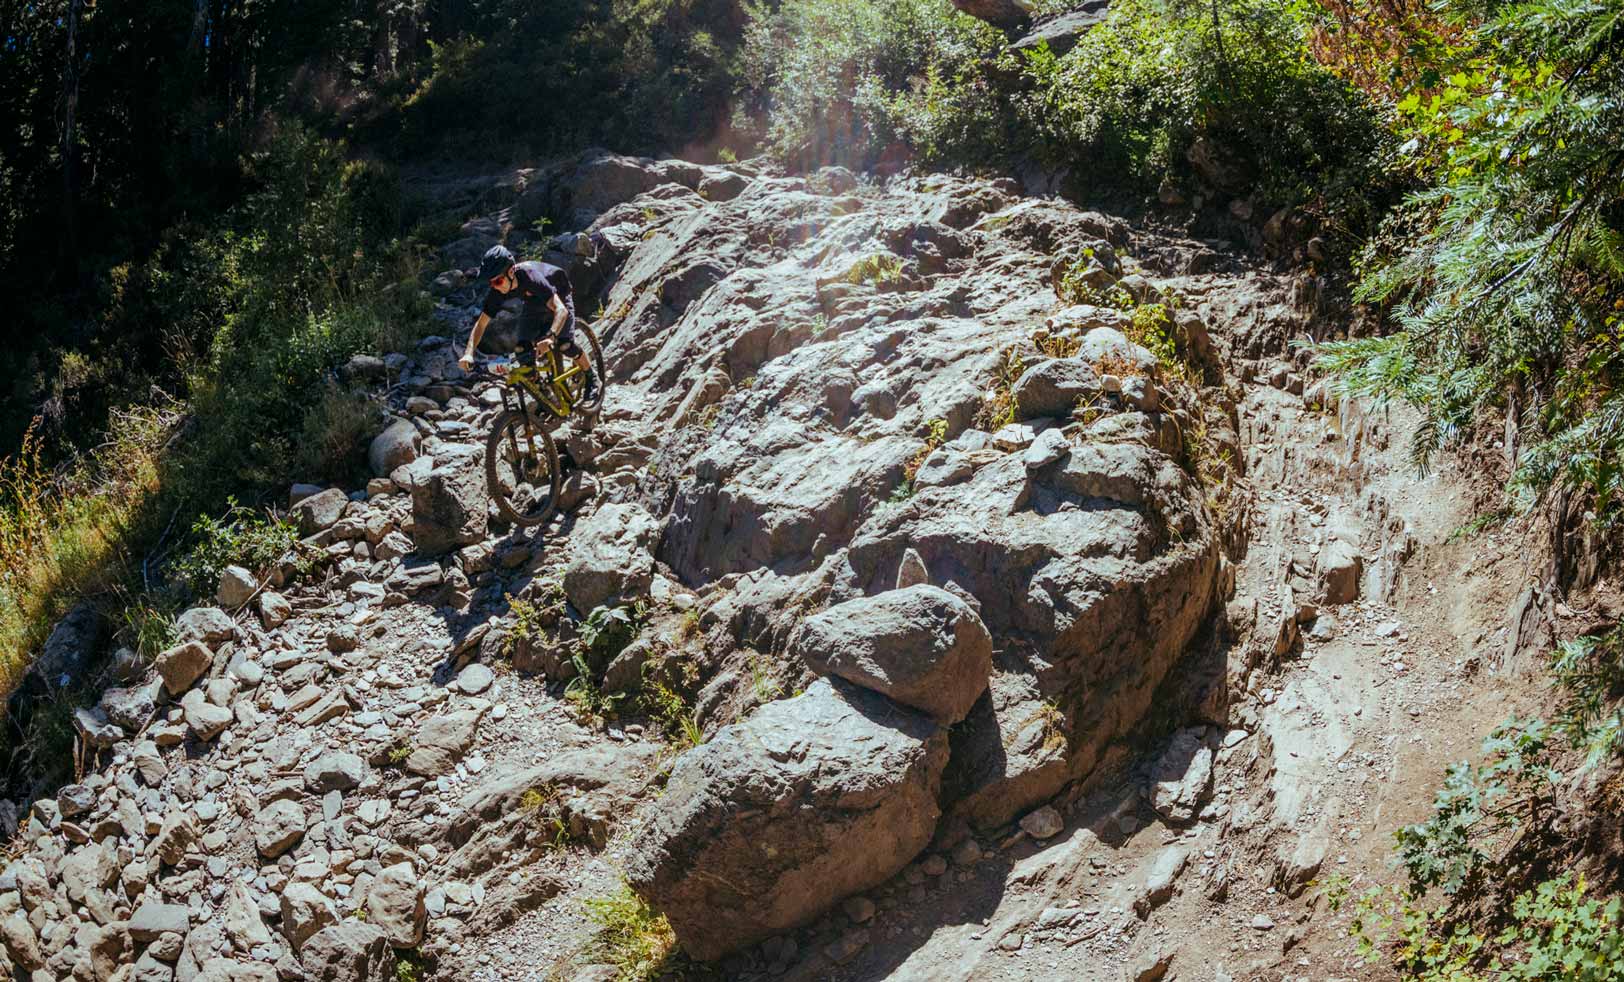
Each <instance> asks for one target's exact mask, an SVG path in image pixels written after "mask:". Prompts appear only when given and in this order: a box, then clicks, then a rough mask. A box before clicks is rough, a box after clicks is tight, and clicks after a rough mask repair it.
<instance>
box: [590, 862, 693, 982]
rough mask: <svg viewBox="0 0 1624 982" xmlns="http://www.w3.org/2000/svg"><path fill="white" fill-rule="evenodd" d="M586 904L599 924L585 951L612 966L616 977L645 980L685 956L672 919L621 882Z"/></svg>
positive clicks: (637, 981)
mask: <svg viewBox="0 0 1624 982" xmlns="http://www.w3.org/2000/svg"><path fill="white" fill-rule="evenodd" d="M585 903H586V916H587V917H588V918H589V919H591V921H592V922H593V923H594V924H596V925H597V926H598V932H597V934H596V936H595V937H594V938H593V939H592V943H591V944H590V945H589V946H588V948H587V951H586V952H585V954H587V955H588V956H590V957H592V958H595V959H599V960H601V961H602V962H604V963H605V964H609V965H613V966H615V968H616V969H618V970H619V972H620V974H619V975H618V976H617V978H620V979H625V980H627V982H647V980H652V979H656V978H659V977H660V976H661V974H662V973H665V972H668V971H672V970H675V969H678V968H679V967H680V966H679V965H678V964H677V963H679V962H681V961H683V960H684V959H683V958H682V955H681V951H680V949H678V948H677V936H676V932H674V931H672V930H671V922H670V921H668V920H666V917H665V915H664V914H661V913H659V912H658V911H656V910H655V909H654V908H652V907H650V906H649V905H648V902H647V901H645V900H644V899H643V898H642V897H639V896H638V895H637V894H635V893H633V892H632V889H631V887H629V886H626V885H624V884H622V885H621V887H620V889H619V890H617V891H616V892H614V893H612V894H609V895H607V896H603V897H592V898H589V899H588V900H587V901H586V902H585Z"/></svg>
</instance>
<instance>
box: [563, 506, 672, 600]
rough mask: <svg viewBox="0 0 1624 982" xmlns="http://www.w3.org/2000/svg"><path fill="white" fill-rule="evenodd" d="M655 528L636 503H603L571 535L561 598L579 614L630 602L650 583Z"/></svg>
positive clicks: (649, 517) (657, 535) (652, 580)
mask: <svg viewBox="0 0 1624 982" xmlns="http://www.w3.org/2000/svg"><path fill="white" fill-rule="evenodd" d="M658 537H659V525H658V523H656V522H655V520H654V518H653V517H652V516H650V515H649V513H648V512H647V511H644V510H643V507H642V506H641V505H637V504H608V505H604V506H603V507H602V508H599V509H598V510H597V511H595V512H593V513H592V516H591V517H590V518H588V519H587V520H586V521H584V522H582V523H581V524H580V525H579V526H578V527H577V528H576V529H575V533H574V534H573V535H571V536H570V559H569V565H568V566H567V567H566V568H565V570H564V594H565V596H567V597H569V600H570V603H572V604H574V605H575V609H576V610H578V611H580V612H581V613H582V614H587V613H590V612H591V611H592V609H593V608H594V607H600V606H614V605H617V604H621V603H629V602H631V601H633V600H636V599H638V598H640V597H643V596H645V595H647V593H648V591H649V586H650V585H651V584H652V583H653V582H654V544H655V540H656V539H657V538H658Z"/></svg>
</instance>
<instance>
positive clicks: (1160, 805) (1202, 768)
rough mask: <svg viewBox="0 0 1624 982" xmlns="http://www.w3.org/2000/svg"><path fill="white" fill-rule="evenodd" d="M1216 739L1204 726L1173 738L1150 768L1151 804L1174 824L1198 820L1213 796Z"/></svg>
mask: <svg viewBox="0 0 1624 982" xmlns="http://www.w3.org/2000/svg"><path fill="white" fill-rule="evenodd" d="M1212 743H1213V740H1212V738H1211V737H1209V736H1208V734H1207V731H1206V728H1205V727H1195V728H1192V729H1187V730H1180V731H1179V732H1177V733H1175V734H1174V735H1173V740H1172V742H1171V743H1169V744H1168V747H1167V749H1166V750H1165V751H1163V752H1162V755H1161V757H1159V758H1158V759H1157V760H1156V764H1155V766H1154V767H1153V768H1152V769H1151V775H1150V780H1151V804H1152V805H1153V806H1154V807H1155V808H1156V812H1157V814H1159V815H1161V816H1162V818H1164V819H1166V820H1167V821H1168V822H1170V823H1172V824H1174V825H1187V824H1189V823H1190V822H1192V821H1194V820H1195V817H1196V815H1197V814H1198V813H1199V812H1200V811H1201V806H1202V804H1204V803H1205V802H1206V800H1207V798H1208V797H1209V796H1211V794H1212V757H1213V746H1212Z"/></svg>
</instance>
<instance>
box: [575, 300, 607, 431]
mask: <svg viewBox="0 0 1624 982" xmlns="http://www.w3.org/2000/svg"><path fill="white" fill-rule="evenodd" d="M574 336H575V345H576V347H578V348H580V349H581V350H582V351H584V352H586V359H587V368H588V370H589V371H590V372H591V373H592V380H593V382H594V383H596V384H595V385H594V386H593V389H592V398H590V399H586V398H583V396H585V394H586V376H584V375H572V376H570V377H569V379H568V380H567V381H568V382H569V390H570V399H571V401H572V402H573V403H574V407H573V410H572V414H573V415H578V416H580V417H581V418H582V419H585V420H588V421H591V420H593V419H596V418H597V416H598V413H600V412H602V411H603V394H604V390H605V389H607V388H608V387H609V376H607V375H605V374H604V373H603V348H602V347H600V346H599V345H598V336H597V335H596V334H594V333H592V328H590V327H587V326H586V325H585V324H582V323H581V322H580V321H576V322H575V331H574Z"/></svg>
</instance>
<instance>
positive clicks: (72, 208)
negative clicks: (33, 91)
mask: <svg viewBox="0 0 1624 982" xmlns="http://www.w3.org/2000/svg"><path fill="white" fill-rule="evenodd" d="M83 7H84V0H69V3H68V54H67V61H66V62H65V64H64V67H63V71H62V106H63V112H62V239H61V247H62V254H61V259H62V273H63V275H65V276H66V277H68V280H69V282H72V281H73V280H74V279H76V278H77V276H78V272H79V262H78V228H77V225H78V218H77V213H78V209H77V207H76V205H77V204H78V199H79V175H78V173H77V167H76V166H75V165H76V164H77V162H78V158H79V147H78V143H79V133H78V129H77V125H78V119H77V117H78V113H79V50H78V45H79V15H80V13H81V12H82V10H83Z"/></svg>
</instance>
